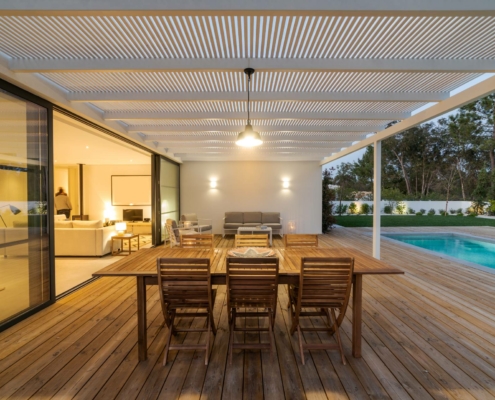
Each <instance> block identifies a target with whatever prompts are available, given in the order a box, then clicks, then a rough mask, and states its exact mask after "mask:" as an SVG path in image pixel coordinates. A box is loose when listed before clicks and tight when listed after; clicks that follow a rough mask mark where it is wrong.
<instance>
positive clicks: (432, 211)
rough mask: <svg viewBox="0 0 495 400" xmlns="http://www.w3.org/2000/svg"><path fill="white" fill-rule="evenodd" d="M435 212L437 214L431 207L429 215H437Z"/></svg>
mask: <svg viewBox="0 0 495 400" xmlns="http://www.w3.org/2000/svg"><path fill="white" fill-rule="evenodd" d="M435 214H436V213H435V209H433V208H430V210H429V211H428V215H429V216H432V215H435Z"/></svg>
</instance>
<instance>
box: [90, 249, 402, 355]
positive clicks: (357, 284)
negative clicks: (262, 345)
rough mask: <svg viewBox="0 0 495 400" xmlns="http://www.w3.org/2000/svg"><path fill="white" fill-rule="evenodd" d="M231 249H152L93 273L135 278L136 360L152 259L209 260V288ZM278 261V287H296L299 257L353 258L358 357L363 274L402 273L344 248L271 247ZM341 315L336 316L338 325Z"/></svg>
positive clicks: (142, 346)
mask: <svg viewBox="0 0 495 400" xmlns="http://www.w3.org/2000/svg"><path fill="white" fill-rule="evenodd" d="M229 250H231V249H228V248H215V249H182V248H169V247H156V248H152V249H141V250H140V251H138V252H136V253H134V254H132V255H130V256H127V257H125V258H124V259H122V260H119V261H117V262H115V263H113V264H111V265H109V266H108V267H105V268H103V269H101V270H99V271H97V272H95V273H94V274H93V276H95V277H104V276H106V277H108V276H113V277H116V276H127V277H136V284H137V317H138V324H137V328H138V352H139V360H140V361H144V360H146V359H147V348H148V344H147V332H146V329H147V328H146V327H147V322H146V286H147V285H157V284H158V278H157V266H156V260H157V258H160V257H172V258H209V259H210V262H211V282H212V284H213V285H225V284H226V263H225V260H226V257H227V256H228V255H227V253H228V251H229ZM273 251H274V252H275V256H276V257H278V258H279V260H280V263H279V284H297V283H298V282H299V271H300V265H301V258H302V257H353V258H354V273H353V279H352V355H353V356H354V357H356V358H359V357H361V324H362V321H361V319H362V299H363V297H362V291H363V275H381V274H403V273H404V272H403V271H401V270H400V269H397V268H394V267H392V266H390V265H387V264H386V263H384V262H382V261H380V260H377V259H376V258H373V257H371V256H368V255H367V254H365V253H363V252H361V251H359V250H356V249H353V248H348V247H339V248H320V247H318V248H292V249H285V248H274V249H273ZM343 317H344V316H343V315H341V316H339V318H338V321H337V323H338V324H339V325H340V323H341V322H342V319H343Z"/></svg>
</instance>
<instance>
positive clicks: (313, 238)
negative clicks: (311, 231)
mask: <svg viewBox="0 0 495 400" xmlns="http://www.w3.org/2000/svg"><path fill="white" fill-rule="evenodd" d="M284 243H285V247H318V235H301V234H295V233H288V234H285V235H284Z"/></svg>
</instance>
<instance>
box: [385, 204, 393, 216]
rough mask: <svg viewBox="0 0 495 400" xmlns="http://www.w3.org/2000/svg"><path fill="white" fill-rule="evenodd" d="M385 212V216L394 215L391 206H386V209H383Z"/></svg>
mask: <svg viewBox="0 0 495 400" xmlns="http://www.w3.org/2000/svg"><path fill="white" fill-rule="evenodd" d="M383 212H384V213H385V214H392V207H391V206H388V205H387V206H385V207H383Z"/></svg>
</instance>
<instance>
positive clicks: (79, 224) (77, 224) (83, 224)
mask: <svg viewBox="0 0 495 400" xmlns="http://www.w3.org/2000/svg"><path fill="white" fill-rule="evenodd" d="M72 227H73V228H78V229H98V228H103V222H102V221H101V220H99V221H72Z"/></svg>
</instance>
